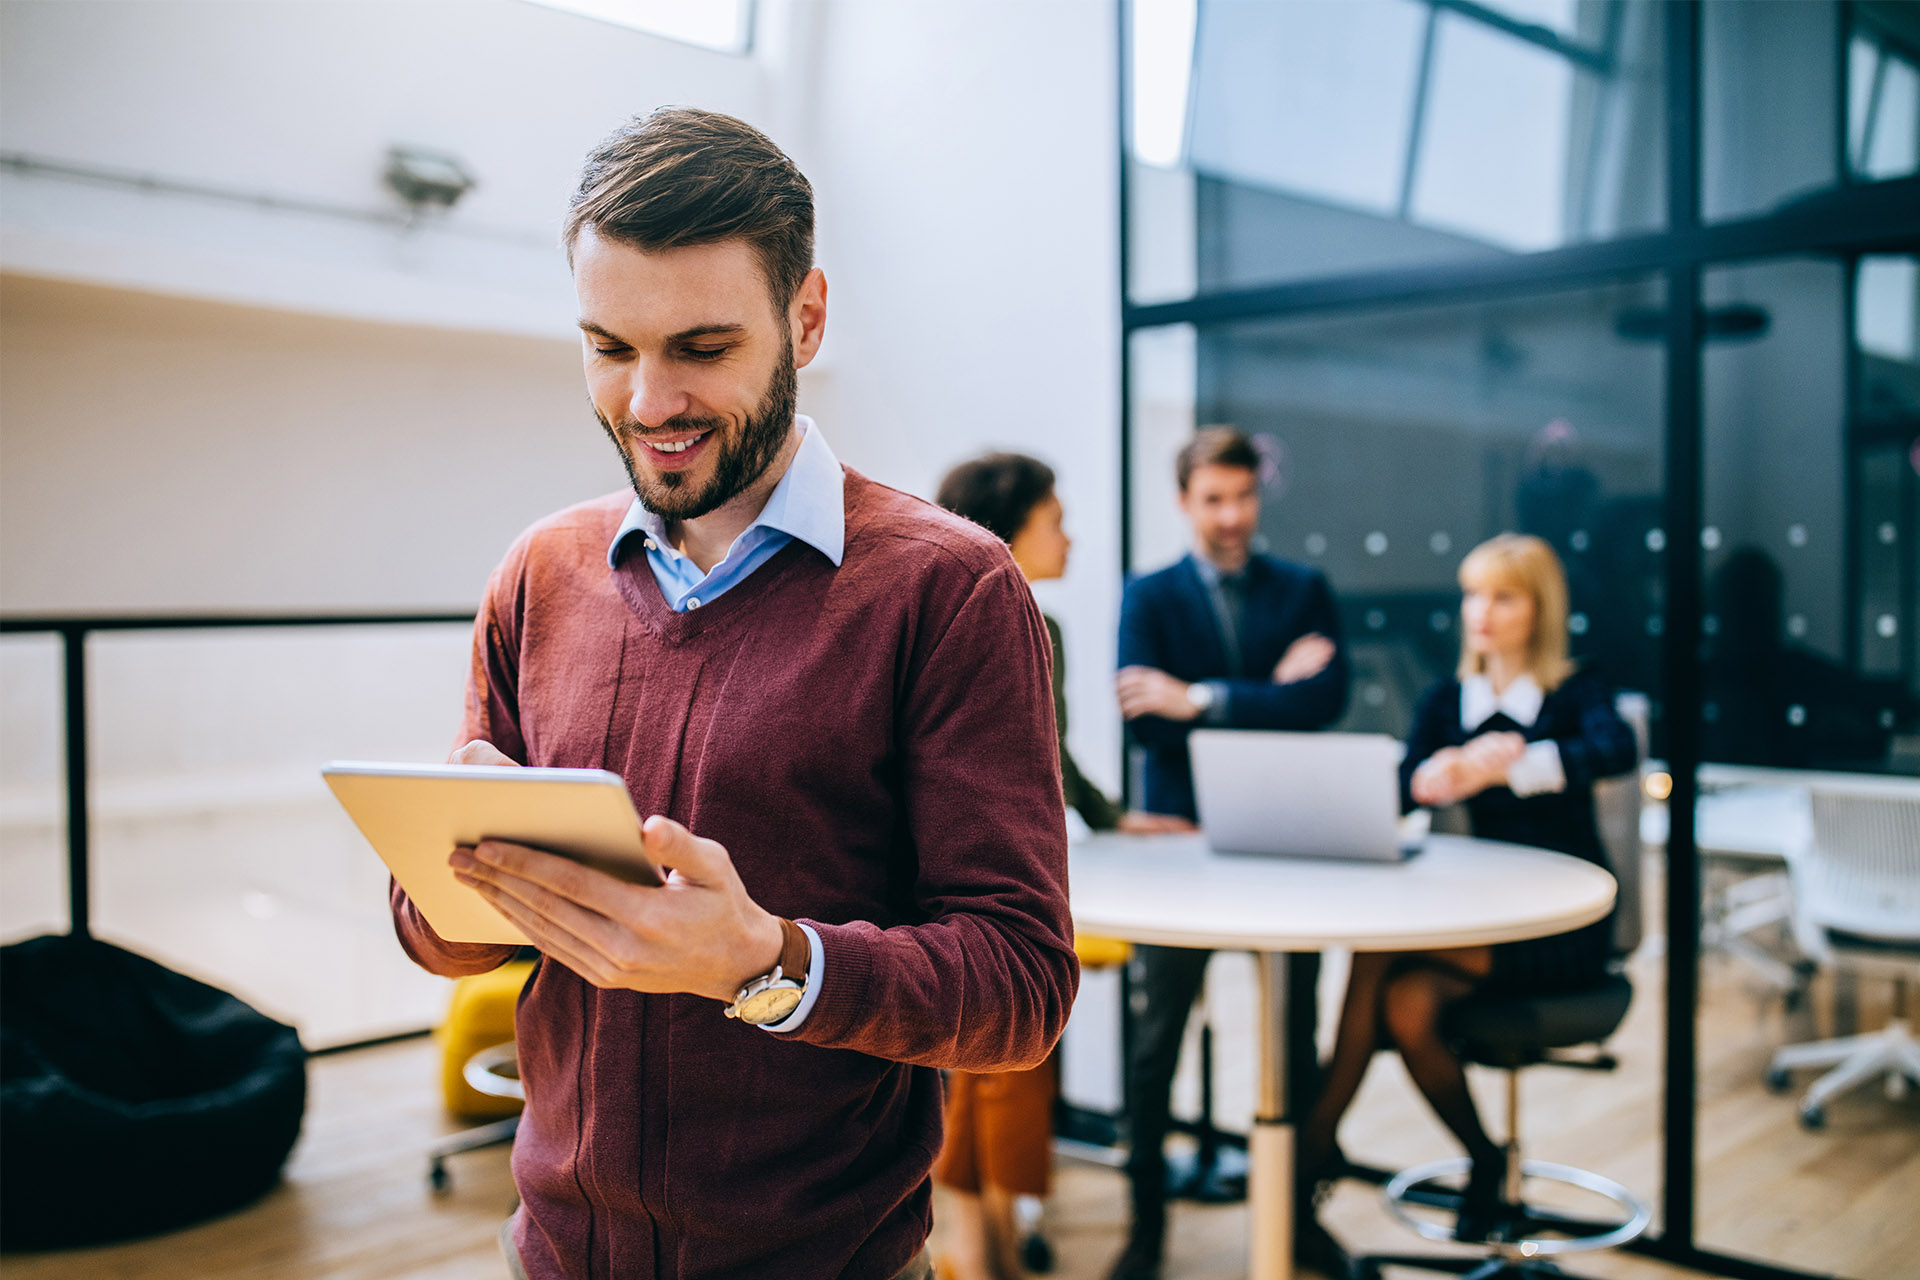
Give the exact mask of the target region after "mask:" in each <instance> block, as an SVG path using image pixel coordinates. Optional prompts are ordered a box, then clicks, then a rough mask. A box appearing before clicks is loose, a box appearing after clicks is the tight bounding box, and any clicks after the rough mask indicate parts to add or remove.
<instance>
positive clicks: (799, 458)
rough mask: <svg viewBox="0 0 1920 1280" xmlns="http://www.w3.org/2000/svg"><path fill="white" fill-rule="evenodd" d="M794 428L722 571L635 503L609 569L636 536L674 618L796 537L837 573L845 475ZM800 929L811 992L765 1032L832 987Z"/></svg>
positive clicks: (812, 937)
mask: <svg viewBox="0 0 1920 1280" xmlns="http://www.w3.org/2000/svg"><path fill="white" fill-rule="evenodd" d="M794 425H795V426H797V427H798V428H799V429H800V433H801V435H800V448H799V450H798V451H797V452H796V453H795V454H794V455H793V461H792V462H791V463H789V464H788V465H787V474H785V475H784V476H781V477H780V483H779V484H777V485H775V486H774V487H773V492H772V493H770V494H768V495H767V505H766V506H764V507H762V508H761V509H760V514H759V515H758V516H756V517H755V518H754V521H753V523H752V524H750V525H748V526H747V527H746V528H745V529H743V530H741V532H740V536H739V537H737V538H735V539H734V540H733V545H732V546H730V547H728V548H727V554H726V555H724V556H722V557H721V558H720V563H719V564H716V565H714V566H713V568H712V569H710V570H708V571H707V572H706V573H701V572H700V566H699V565H697V564H695V563H694V562H693V561H692V560H691V559H689V558H688V557H686V556H683V555H681V554H680V553H679V552H678V551H675V550H674V549H673V544H672V543H670V542H668V541H667V522H666V521H665V520H664V519H662V518H661V517H660V516H659V515H657V514H655V513H654V512H652V511H649V510H647V508H646V507H645V506H643V505H642V504H641V502H640V499H638V498H635V499H634V500H633V505H632V506H631V507H628V508H627V518H626V519H625V520H622V521H621V522H620V528H619V530H618V531H617V532H616V533H615V534H614V535H613V541H612V543H610V544H609V545H608V547H607V567H608V568H611V569H618V568H619V567H620V556H621V552H622V551H623V549H624V547H625V544H626V541H627V539H628V538H629V537H633V536H635V535H638V536H639V537H640V538H641V540H642V543H643V545H645V547H646V549H647V567H648V568H649V569H651V570H653V580H654V581H655V582H658V583H659V584H660V594H661V595H663V596H665V597H666V598H667V603H668V604H669V605H671V606H672V608H673V611H674V612H675V613H685V612H686V611H687V610H688V609H698V608H699V607H700V606H701V605H703V604H711V603H712V602H713V601H715V600H717V599H719V598H720V597H721V596H722V595H724V594H726V593H727V592H728V591H731V590H732V589H733V588H735V587H737V586H739V585H740V584H741V583H742V582H744V581H746V579H747V576H748V575H749V574H751V573H752V572H753V571H754V570H755V569H758V568H759V567H760V566H761V565H763V564H765V563H766V562H767V561H769V560H771V559H773V557H774V553H776V552H777V551H779V550H780V548H782V547H784V546H786V545H787V544H788V543H789V542H791V541H793V540H794V539H795V538H798V539H800V541H802V542H804V543H806V544H807V545H808V546H810V547H812V548H813V549H814V550H816V551H818V552H819V553H820V554H821V555H823V556H825V557H826V558H827V559H829V560H831V561H833V567H834V568H836V569H837V568H839V567H840V561H841V559H842V558H843V557H844V556H845V555H846V549H847V508H846V496H845V492H844V490H845V485H846V474H845V473H844V472H843V471H841V470H840V460H839V459H838V458H836V457H834V456H833V450H832V449H830V448H828V447H827V441H826V437H824V436H822V435H821V434H820V428H818V427H816V426H815V425H813V419H812V418H809V417H807V416H806V415H805V414H796V415H794ZM800 930H801V932H803V933H805V934H806V935H807V944H808V957H807V986H806V991H805V993H804V994H802V996H801V997H800V1004H799V1005H798V1006H797V1007H796V1008H795V1009H794V1011H793V1012H792V1013H791V1014H789V1015H788V1016H787V1017H786V1019H785V1020H784V1021H781V1022H776V1023H774V1024H772V1025H770V1026H767V1027H763V1028H762V1030H764V1031H797V1030H799V1029H800V1024H801V1023H803V1022H805V1021H806V1020H807V1015H808V1014H809V1013H812V1012H813V1004H814V1001H816V1000H818V999H819V998H820V988H821V986H822V984H823V983H824V982H825V980H826V979H825V971H826V959H827V957H826V948H825V947H823V946H821V945H820V935H819V934H818V933H815V932H814V931H813V929H812V928H811V927H810V926H808V925H805V924H803V925H801V926H800Z"/></svg>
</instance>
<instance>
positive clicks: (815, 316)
mask: <svg viewBox="0 0 1920 1280" xmlns="http://www.w3.org/2000/svg"><path fill="white" fill-rule="evenodd" d="M787 332H788V334H789V335H790V336H791V337H792V339H793V367H794V368H796V369H804V368H806V367H807V366H808V365H809V364H811V363H813V358H814V356H815V355H817V354H819V351H820V340H821V339H822V338H824V337H826V336H827V273H826V272H824V271H822V270H821V269H820V268H818V267H815V268H814V269H813V270H811V271H809V272H807V274H806V278H805V279H803V280H801V281H800V287H799V288H798V289H795V290H794V291H793V302H792V304H791V305H789V306H788V307H787Z"/></svg>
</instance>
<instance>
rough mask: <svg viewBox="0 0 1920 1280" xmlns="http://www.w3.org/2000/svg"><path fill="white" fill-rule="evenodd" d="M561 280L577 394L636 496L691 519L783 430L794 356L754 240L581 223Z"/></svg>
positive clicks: (779, 439) (719, 500) (784, 434)
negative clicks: (580, 386) (568, 300)
mask: <svg viewBox="0 0 1920 1280" xmlns="http://www.w3.org/2000/svg"><path fill="white" fill-rule="evenodd" d="M815 274H816V276H817V273H815ZM573 280H574V289H575V292H576V293H577V294H578V296H579V300H580V333H581V343H582V355H583V358H584V360H585V363H586V373H587V394H588V396H589V398H591V399H592V401H593V409H594V414H595V416H597V417H598V418H599V419H600V425H601V426H602V427H604V428H606V431H607V435H608V436H609V437H610V438H611V439H612V440H613V442H614V445H615V446H616V447H617V448H618V449H619V450H620V454H621V457H622V458H623V459H624V460H625V461H626V465H627V475H628V476H629V478H631V479H632V481H633V488H634V492H635V493H637V494H638V495H639V496H640V500H641V501H642V502H644V503H645V504H646V505H647V507H648V508H649V509H650V510H652V511H654V512H657V513H658V514H660V515H662V516H665V517H667V518H668V519H672V520H692V519H697V518H698V517H700V516H703V515H706V514H707V513H708V512H710V511H713V510H715V509H716V508H718V507H720V506H721V505H722V504H724V503H726V502H727V501H728V500H729V499H731V498H733V497H735V496H737V495H738V494H739V493H741V492H742V491H743V490H745V489H747V488H748V487H750V486H751V485H752V484H753V483H754V481H756V480H758V479H759V478H760V477H761V475H762V474H763V473H765V471H766V469H767V467H768V465H769V464H770V463H772V461H773V460H774V458H775V457H777V456H778V455H779V453H780V449H781V446H782V445H783V444H785V443H786V441H787V439H788V438H789V436H790V435H791V434H792V432H793V429H794V422H793V417H794V397H795V389H794V370H795V362H794V342H793V338H794V334H793V328H794V326H793V325H792V324H791V323H790V321H789V318H788V316H787V314H786V311H787V308H779V307H776V306H775V305H774V303H773V301H772V300H771V298H770V297H769V292H768V286H767V279H766V275H765V273H764V272H763V271H762V270H761V266H760V260H759V257H758V255H757V254H756V253H755V252H754V249H753V247H752V246H751V245H750V244H748V243H747V242H746V241H745V240H723V241H719V242H717V243H713V244H704V245H693V246H689V247H686V248H675V249H663V250H660V251H658V252H648V251H647V250H644V249H640V248H637V247H635V246H633V245H630V244H626V243H623V242H621V241H618V240H613V239H609V238H607V237H604V236H601V235H600V234H598V233H597V232H596V231H595V230H594V229H593V228H592V227H587V228H585V229H583V230H582V232H581V234H580V238H579V240H578V242H577V243H576V244H575V246H574V252H573ZM813 285H814V280H813V279H812V278H810V279H809V281H808V282H807V284H805V285H803V286H802V288H801V292H802V294H805V293H806V292H807V290H808V288H809V287H811V286H813ZM818 287H819V289H820V291H821V293H822V294H823V295H824V290H825V286H824V283H821V284H820V285H819V286H818ZM821 301H822V304H824V296H823V297H822V299H821ZM816 344H817V337H816V338H814V340H813V341H809V342H807V343H806V350H805V351H804V357H803V359H802V361H801V363H805V362H806V360H810V359H811V358H812V355H813V348H814V346H815V345H816Z"/></svg>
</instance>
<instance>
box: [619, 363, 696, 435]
mask: <svg viewBox="0 0 1920 1280" xmlns="http://www.w3.org/2000/svg"><path fill="white" fill-rule="evenodd" d="M691 404H692V400H691V398H690V397H689V396H688V395H687V392H686V388H684V387H683V386H681V385H680V382H679V379H678V378H676V377H675V376H674V374H673V371H672V370H671V369H670V368H668V367H666V365H665V362H663V361H658V360H635V361H634V362H633V378H632V382H631V383H630V384H629V385H628V388H627V413H628V414H629V415H630V416H631V417H632V418H633V420H634V421H635V422H638V423H639V424H640V425H641V426H643V427H657V426H659V425H660V424H661V423H663V422H668V421H671V420H672V419H674V418H677V417H679V416H680V415H681V414H683V413H686V412H687V410H688V408H689V407H690V406H691Z"/></svg>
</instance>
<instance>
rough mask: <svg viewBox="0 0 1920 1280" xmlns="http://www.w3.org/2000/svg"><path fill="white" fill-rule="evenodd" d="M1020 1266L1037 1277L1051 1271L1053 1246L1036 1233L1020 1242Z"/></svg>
mask: <svg viewBox="0 0 1920 1280" xmlns="http://www.w3.org/2000/svg"><path fill="white" fill-rule="evenodd" d="M1020 1265H1021V1266H1023V1267H1025V1268H1026V1269H1027V1270H1029V1271H1032V1272H1035V1273H1036V1274H1039V1275H1045V1274H1046V1273H1047V1272H1049V1271H1051V1270H1053V1246H1052V1245H1050V1244H1048V1243H1047V1238H1046V1237H1045V1236H1043V1235H1041V1234H1040V1233H1039V1232H1038V1231H1036V1232H1034V1233H1033V1234H1032V1235H1030V1236H1028V1237H1027V1238H1026V1239H1025V1240H1024V1241H1022V1242H1021V1244H1020Z"/></svg>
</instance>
